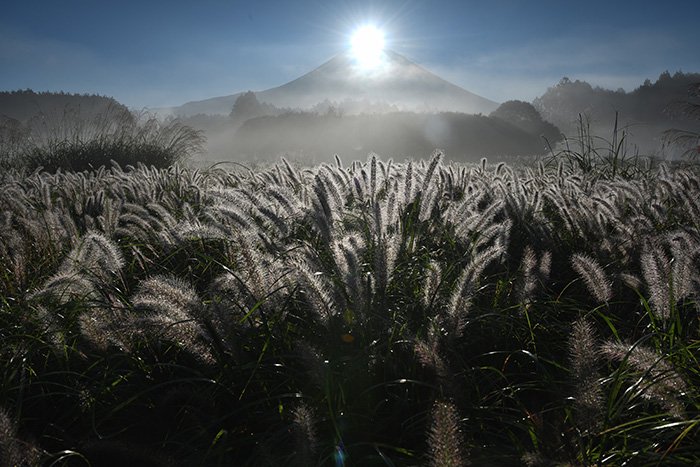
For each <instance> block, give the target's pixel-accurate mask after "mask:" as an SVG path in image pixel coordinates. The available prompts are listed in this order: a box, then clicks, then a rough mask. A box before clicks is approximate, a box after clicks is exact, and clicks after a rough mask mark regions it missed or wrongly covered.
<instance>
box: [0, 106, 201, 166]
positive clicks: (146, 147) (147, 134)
mask: <svg viewBox="0 0 700 467" xmlns="http://www.w3.org/2000/svg"><path fill="white" fill-rule="evenodd" d="M0 135H2V136H0V161H1V162H2V164H3V165H4V166H5V167H17V168H25V169H27V170H29V171H34V170H36V169H38V168H40V167H41V168H43V169H44V170H46V171H49V172H55V171H56V170H59V169H61V170H73V171H81V170H90V169H97V168H99V167H102V166H110V164H111V162H112V161H114V162H116V163H117V164H119V165H121V166H128V165H132V166H135V165H137V164H138V163H142V164H145V165H147V166H154V167H157V168H164V167H168V166H170V165H173V164H175V163H177V162H183V161H185V160H186V159H187V158H189V157H190V156H191V155H193V154H195V153H197V152H199V151H201V149H202V147H203V143H204V136H203V135H202V133H201V132H200V131H198V130H194V129H193V128H190V127H188V126H186V125H184V124H183V123H182V122H180V121H179V120H177V119H175V120H169V121H165V122H161V121H159V120H158V119H157V118H156V117H155V116H153V115H148V114H146V113H144V114H141V115H135V114H133V113H131V112H129V111H127V110H125V109H123V108H121V107H109V108H108V109H107V110H106V111H105V112H104V113H102V114H99V115H97V116H92V117H84V116H81V114H80V111H79V110H71V109H67V110H66V111H65V112H64V113H63V115H62V117H60V118H59V117H56V116H46V115H43V114H39V115H37V116H35V117H33V118H32V119H30V120H29V121H28V122H26V123H25V124H21V123H17V122H15V121H8V122H5V123H4V124H3V125H2V129H0Z"/></svg>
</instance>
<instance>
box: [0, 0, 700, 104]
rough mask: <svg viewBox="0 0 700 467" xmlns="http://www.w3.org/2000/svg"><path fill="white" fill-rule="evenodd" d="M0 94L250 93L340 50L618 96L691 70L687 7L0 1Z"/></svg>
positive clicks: (505, 92)
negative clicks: (368, 30) (372, 29)
mask: <svg viewBox="0 0 700 467" xmlns="http://www.w3.org/2000/svg"><path fill="white" fill-rule="evenodd" d="M3 3H4V4H3V6H2V15H0V90H13V89H25V88H32V89H34V90H37V91H43V90H51V91H58V90H64V91H67V92H80V93H83V92H87V93H97V94H103V95H108V96H113V97H115V98H116V99H117V100H119V101H120V102H123V103H125V104H127V105H129V106H132V107H137V108H141V107H144V106H148V107H157V106H167V105H178V104H182V103H184V102H186V101H191V100H199V99H205V98H208V97H214V96H221V95H227V94H233V93H235V92H238V91H244V90H248V89H252V90H263V89H267V88H269V87H273V86H277V85H281V84H284V83H285V82H287V81H290V80H292V79H294V78H296V77H298V76H300V75H301V74H303V73H305V72H307V71H310V70H311V69H313V68H315V67H317V66H318V65H320V64H321V63H323V62H324V61H326V60H328V59H329V58H331V57H332V56H333V55H335V54H336V53H338V52H341V51H343V50H344V49H345V48H347V47H348V46H349V40H350V39H349V38H350V34H351V31H352V30H353V29H354V28H355V27H357V26H358V25H361V24H363V23H366V22H372V23H374V24H377V25H379V26H380V27H382V28H383V29H384V30H385V31H386V38H387V43H388V46H389V47H390V48H391V49H393V50H395V51H397V52H399V53H401V54H403V55H405V56H407V57H408V58H410V59H412V60H414V61H416V62H417V63H419V64H421V65H423V66H424V67H426V68H428V69H429V70H431V71H433V72H435V73H437V74H439V75H441V76H442V77H444V78H446V79H449V80H450V81H452V82H454V83H455V84H458V85H460V86H462V87H464V88H466V89H468V90H470V91H472V92H475V93H477V94H480V95H482V96H484V97H487V98H490V99H493V100H496V101H504V100H508V99H524V100H531V99H533V98H534V97H536V96H538V95H541V94H542V93H544V92H545V91H546V89H547V87H548V86H551V85H553V84H555V83H556V82H557V81H558V80H559V79H560V78H561V77H563V76H568V77H570V78H572V79H584V80H587V81H589V82H591V83H592V84H595V85H600V86H603V87H608V88H612V89H617V88H618V87H623V88H625V89H626V90H628V91H629V90H631V89H633V88H634V87H636V86H638V85H640V84H641V83H642V82H643V81H644V79H645V78H650V79H652V80H655V79H656V78H657V77H658V75H659V74H660V73H661V72H662V71H664V70H669V71H671V72H674V71H677V70H683V71H691V72H700V49H698V44H700V2H698V1H697V0H695V1H666V2H648V1H635V2H628V1H588V2H582V1H575V2H574V1H564V0H559V1H534V0H532V1H513V0H490V1H489V0H485V1H468V0H463V1H427V0H424V1H418V0H400V1H399V0H387V1H382V2H380V1H333V0H326V1H320V0H297V1H291V0H290V1H271V0H270V1H265V0H258V1H255V2H243V1H215V0H204V1H199V2H193V1H188V2H179V1H176V0H171V1H155V0H153V1H148V0H140V1H138V2H137V1H129V0H122V1H110V2H107V1H96V0H91V1H88V0H52V1H48V0H47V1H32V0H23V1H19V0H14V1H7V0H6V1H4V2H3Z"/></svg>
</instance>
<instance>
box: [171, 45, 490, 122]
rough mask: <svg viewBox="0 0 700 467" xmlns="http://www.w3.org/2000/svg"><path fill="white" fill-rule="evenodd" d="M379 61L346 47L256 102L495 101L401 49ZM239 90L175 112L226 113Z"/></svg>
mask: <svg viewBox="0 0 700 467" xmlns="http://www.w3.org/2000/svg"><path fill="white" fill-rule="evenodd" d="M383 54H384V56H383V60H382V62H381V64H380V65H378V66H377V67H374V68H371V69H366V68H362V67H360V66H358V65H357V63H356V61H355V59H354V58H353V56H352V54H351V53H350V51H349V50H348V51H346V52H342V53H339V54H338V55H336V56H334V57H332V58H331V59H330V60H328V61H326V62H325V63H323V64H322V65H320V66H319V67H317V68H315V69H314V70H311V71H310V72H308V73H306V74H305V75H303V76H300V77H299V78H297V79H295V80H292V81H290V82H288V83H286V84H283V85H282V86H278V87H275V88H271V89H267V90H265V91H260V92H256V96H257V99H258V100H259V101H260V102H265V103H268V104H272V105H274V106H276V107H281V108H292V109H309V108H311V107H313V106H315V105H316V104H318V103H320V102H324V101H331V102H337V103H343V102H348V101H351V102H358V101H362V102H371V103H382V104H388V105H390V106H393V107H394V108H397V109H399V110H405V111H418V112H443V111H452V112H463V113H468V114H477V113H483V114H488V113H490V112H492V111H493V110H495V109H496V108H497V107H498V103H496V102H494V101H491V100H489V99H486V98H484V97H481V96H479V95H476V94H474V93H471V92H469V91H467V90H466V89H463V88H461V87H459V86H457V85H455V84H452V83H450V82H449V81H446V80H444V79H442V78H440V77H439V76H437V75H435V74H433V73H431V72H430V71H428V70H426V69H425V68H423V67H421V66H420V65H418V64H416V63H414V62H412V61H411V60H409V59H408V58H406V57H404V56H403V55H401V54H399V53H397V52H394V51H391V50H385V51H384V52H383ZM239 95H240V93H239V94H234V95H230V96H223V97H216V98H211V99H206V100H203V101H196V102H188V103H187V104H184V105H182V106H180V107H179V108H176V109H175V113H176V114H178V115H183V116H187V115H194V114H195V113H209V114H228V113H229V112H230V111H231V108H232V107H233V104H234V102H235V100H236V98H237V97H238V96H239Z"/></svg>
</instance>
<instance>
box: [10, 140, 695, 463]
mask: <svg viewBox="0 0 700 467" xmlns="http://www.w3.org/2000/svg"><path fill="white" fill-rule="evenodd" d="M336 162H337V163H336V164H334V165H325V164H324V165H320V166H317V167H313V168H306V169H303V168H299V167H295V166H293V165H291V164H289V163H287V162H286V161H282V162H281V163H279V164H277V165H274V166H271V167H268V168H265V169H259V170H243V169H241V168H239V167H236V168H235V169H232V170H223V169H218V168H212V169H209V170H205V169H203V170H195V169H185V168H179V167H172V168H169V169H149V168H146V167H143V166H139V167H137V168H127V169H121V168H119V167H117V166H115V167H113V168H111V169H100V170H98V171H92V172H82V173H73V172H60V171H59V172H58V173H56V174H49V173H45V172H39V173H32V174H29V173H26V172H12V171H10V172H5V173H4V174H3V175H2V176H0V183H1V184H2V186H1V187H0V222H1V223H2V228H1V229H0V264H1V265H2V269H1V272H0V341H1V342H2V345H1V346H0V465H3V466H4V465H37V464H42V463H43V464H45V465H56V466H60V465H71V466H73V465H75V466H83V465H84V466H87V465H93V466H107V465H187V466H194V465H206V466H209V465H227V466H228V465H240V466H246V465H248V466H260V465H299V466H312V465H336V466H338V465H347V466H370V465H383V466H409V465H433V466H457V465H465V464H467V463H468V462H471V463H472V465H479V466H489V465H523V464H524V465H531V466H548V465H616V466H619V465H635V466H637V465H698V464H700V394H699V392H698V389H699V388H700V365H699V364H698V357H699V356H700V327H699V325H700V323H699V320H698V316H699V315H698V313H699V310H700V307H699V305H698V297H699V296H700V230H699V229H700V178H699V177H698V172H697V170H696V169H695V168H693V167H690V168H683V167H669V166H666V165H663V164H662V165H658V166H654V167H650V168H648V169H647V170H636V171H621V170H615V171H612V172H609V171H597V170H595V167H586V168H585V170H584V168H582V166H581V164H573V165H570V164H568V163H567V161H566V160H564V161H560V163H558V164H557V163H556V161H552V163H550V164H549V165H546V164H544V163H539V164H533V165H532V166H530V167H515V166H509V165H506V164H499V165H488V164H486V162H485V161H483V163H482V164H474V165H457V164H453V163H448V162H445V161H443V160H442V158H441V154H439V153H436V154H434V155H433V157H432V159H429V160H424V161H419V162H410V163H391V162H384V161H380V160H378V158H377V157H376V156H374V155H372V156H370V157H369V159H368V160H367V161H366V162H363V163H359V162H355V163H352V164H351V165H348V166H346V167H343V166H342V164H341V163H340V160H337V161H336ZM574 162H575V161H574Z"/></svg>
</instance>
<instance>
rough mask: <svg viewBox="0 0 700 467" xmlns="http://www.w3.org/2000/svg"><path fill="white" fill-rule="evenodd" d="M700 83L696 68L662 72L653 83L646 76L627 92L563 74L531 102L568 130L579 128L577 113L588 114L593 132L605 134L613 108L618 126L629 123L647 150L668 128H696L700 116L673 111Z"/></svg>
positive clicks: (655, 143) (612, 120)
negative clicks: (565, 76)
mask: <svg viewBox="0 0 700 467" xmlns="http://www.w3.org/2000/svg"><path fill="white" fill-rule="evenodd" d="M699 82H700V73H682V72H677V73H675V74H673V75H671V74H670V73H668V72H664V73H662V74H661V75H660V76H659V78H658V79H657V80H656V81H655V82H653V83H652V82H651V81H650V80H646V82H645V83H644V84H642V85H641V86H639V87H638V88H636V89H634V90H633V91H631V92H625V91H624V90H622V89H619V90H616V91H613V90H609V89H603V88H600V87H593V86H591V85H590V84H589V83H587V82H585V81H579V80H574V81H572V80H570V79H568V78H563V79H562V80H561V81H560V82H559V83H558V84H557V85H555V86H552V87H551V88H549V89H548V90H547V92H545V93H544V94H543V95H542V96H540V97H538V98H536V99H535V100H534V101H533V105H534V106H535V108H536V109H537V110H538V111H539V112H540V114H541V115H542V117H543V118H544V119H545V120H547V121H550V122H552V123H553V124H555V125H556V126H558V127H559V128H560V129H561V130H562V131H563V132H565V133H566V134H568V135H575V134H576V133H577V127H576V122H577V119H578V115H579V114H583V115H585V116H587V117H588V118H589V119H590V122H591V126H592V129H593V132H594V133H596V134H600V135H604V136H609V135H610V133H611V132H612V128H613V124H614V119H615V112H616V111H617V112H618V113H619V119H620V122H619V123H620V126H621V127H628V128H629V131H630V132H631V133H632V134H633V136H634V138H633V139H634V141H635V142H637V143H639V144H640V145H641V146H643V147H644V148H646V149H653V148H656V147H658V146H659V144H660V143H661V133H662V132H663V131H665V130H667V129H669V128H682V129H688V130H691V131H696V132H697V131H700V120H698V119H693V118H688V117H687V116H686V115H684V114H683V113H681V112H676V111H675V109H674V106H675V105H676V104H677V103H678V102H687V101H688V100H689V99H690V95H689V90H690V88H691V86H692V85H693V84H696V83H699Z"/></svg>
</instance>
